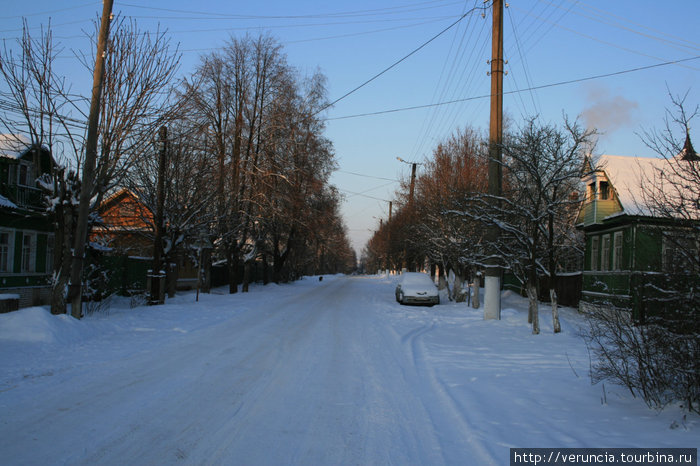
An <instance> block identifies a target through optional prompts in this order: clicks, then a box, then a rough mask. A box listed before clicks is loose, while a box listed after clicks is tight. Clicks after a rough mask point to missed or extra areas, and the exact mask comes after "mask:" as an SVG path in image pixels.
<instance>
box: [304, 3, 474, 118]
mask: <svg viewBox="0 0 700 466" xmlns="http://www.w3.org/2000/svg"><path fill="white" fill-rule="evenodd" d="M485 8H486V7H475V8H472V9H471V10H469V11H468V12H467V13H465V14H463V15H462V16H460V17H459V18H458V19H457V20H456V21H454V22H453V23H452V24H450V25H449V26H447V27H446V28H445V29H443V30H442V31H440V32H438V33H437V34H435V35H434V36H433V37H431V38H430V39H428V40H427V41H425V42H423V44H421V45H420V46H418V47H417V48H415V49H413V50H412V51H411V52H409V53H408V54H407V55H405V56H404V57H403V58H401V59H399V60H398V61H396V62H394V63H393V64H391V65H389V66H388V67H387V68H385V69H384V70H382V71H380V72H379V73H377V74H375V75H374V76H372V77H371V78H369V79H368V80H367V81H365V82H363V83H362V84H360V85H359V86H357V87H355V88H354V89H352V90H351V91H348V92H346V93H345V94H343V95H342V96H340V97H339V98H337V99H335V100H334V101H332V102H331V103H329V104H327V105H325V106H324V107H322V108H321V109H319V110H318V111H316V112H315V113H314V114H313V116H316V115H318V114H319V113H321V112H323V111H324V110H326V109H328V108H330V107H332V106H333V105H335V104H337V103H338V102H340V101H341V100H343V99H345V98H346V97H349V96H350V95H352V94H354V93H355V92H357V91H359V90H360V89H362V88H363V87H365V86H366V85H367V84H369V83H371V82H372V81H374V80H375V79H377V78H379V77H380V76H382V75H383V74H384V73H386V72H387V71H389V70H391V69H392V68H394V67H396V66H397V65H399V64H400V63H402V62H403V61H405V60H407V59H408V58H409V57H411V56H413V55H415V54H416V53H418V51H420V50H421V49H423V48H424V47H426V46H427V45H428V44H430V43H431V42H433V41H434V40H435V39H437V38H438V37H440V36H441V35H443V34H444V33H446V32H447V31H449V30H450V29H452V28H453V27H454V26H455V25H457V24H459V22H460V21H462V20H463V19H464V18H466V17H467V16H468V15H470V14H471V13H473V12H474V11H476V10H479V9H481V10H483V9H485Z"/></svg>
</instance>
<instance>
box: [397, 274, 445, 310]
mask: <svg viewBox="0 0 700 466" xmlns="http://www.w3.org/2000/svg"><path fill="white" fill-rule="evenodd" d="M395 293H396V301H397V302H399V303H400V304H427V305H429V306H432V305H433V304H440V295H439V294H438V289H437V286H435V283H434V282H433V279H432V278H431V277H430V275H428V274H425V273H420V272H404V273H403V274H402V275H401V277H400V278H399V283H398V284H397V285H396V292H395Z"/></svg>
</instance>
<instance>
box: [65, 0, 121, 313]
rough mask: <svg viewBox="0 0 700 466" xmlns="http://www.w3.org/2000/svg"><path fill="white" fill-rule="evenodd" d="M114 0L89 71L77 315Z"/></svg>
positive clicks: (75, 278) (71, 292) (73, 285)
mask: <svg viewBox="0 0 700 466" xmlns="http://www.w3.org/2000/svg"><path fill="white" fill-rule="evenodd" d="M112 3H113V0H104V2H103V5H102V20H101V22H100V32H99V35H98V37H97V53H96V56H95V69H94V70H93V73H92V97H91V100H90V114H89V115H88V128H87V140H86V141H85V163H84V165H83V177H82V181H81V188H80V204H79V205H78V224H77V225H76V231H75V241H74V243H73V260H72V264H71V274H70V284H69V286H68V296H67V299H68V301H70V303H71V315H72V316H73V317H75V318H76V319H80V318H81V317H82V314H83V309H82V278H83V262H84V256H85V243H87V241H88V237H87V233H88V217H89V215H90V201H91V200H92V189H93V187H94V185H95V165H96V163H97V137H98V130H99V123H100V100H101V98H102V83H103V81H104V74H105V57H106V55H107V38H108V37H109V22H110V20H111V19H112Z"/></svg>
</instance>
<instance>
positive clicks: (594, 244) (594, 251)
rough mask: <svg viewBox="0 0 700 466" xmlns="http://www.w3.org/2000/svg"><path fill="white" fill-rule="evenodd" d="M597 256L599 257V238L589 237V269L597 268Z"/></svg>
mask: <svg viewBox="0 0 700 466" xmlns="http://www.w3.org/2000/svg"><path fill="white" fill-rule="evenodd" d="M598 257H600V238H599V237H597V236H594V237H593V238H591V270H598Z"/></svg>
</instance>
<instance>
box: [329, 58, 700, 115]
mask: <svg viewBox="0 0 700 466" xmlns="http://www.w3.org/2000/svg"><path fill="white" fill-rule="evenodd" d="M699 58H700V55H698V56H695V57H690V58H682V59H680V60H673V61H667V62H664V63H656V64H653V65H647V66H640V67H637V68H630V69H626V70H621V71H614V72H611V73H603V74H597V75H594V76H586V77H583V78H576V79H570V80H567V81H559V82H555V83H549V84H542V85H539V86H533V87H531V88H528V89H521V90H517V91H505V92H503V95H510V94H516V93H518V92H529V91H532V90H539V89H546V88H549V87H557V86H563V85H566V84H575V83H580V82H584V81H591V80H594V79H602V78H609V77H612V76H619V75H622V74H627V73H634V72H637V71H643V70H649V69H652V68H659V67H661V66H668V65H676V64H677V65H680V64H681V63H684V62H688V61H692V60H697V59H699ZM489 97H491V95H490V94H485V95H480V96H473V97H465V98H463V99H455V100H450V101H447V102H438V103H433V104H424V105H413V106H410V107H401V108H394V109H391V110H380V111H377V112H367V113H358V114H355V115H345V116H340V117H331V118H325V120H326V121H333V120H346V119H349V118H360V117H366V116H375V115H384V114H388V113H397V112H405V111H409V110H419V109H423V108H430V107H435V106H441V105H451V104H455V103H459V102H467V101H470V100H479V99H486V98H489Z"/></svg>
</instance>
